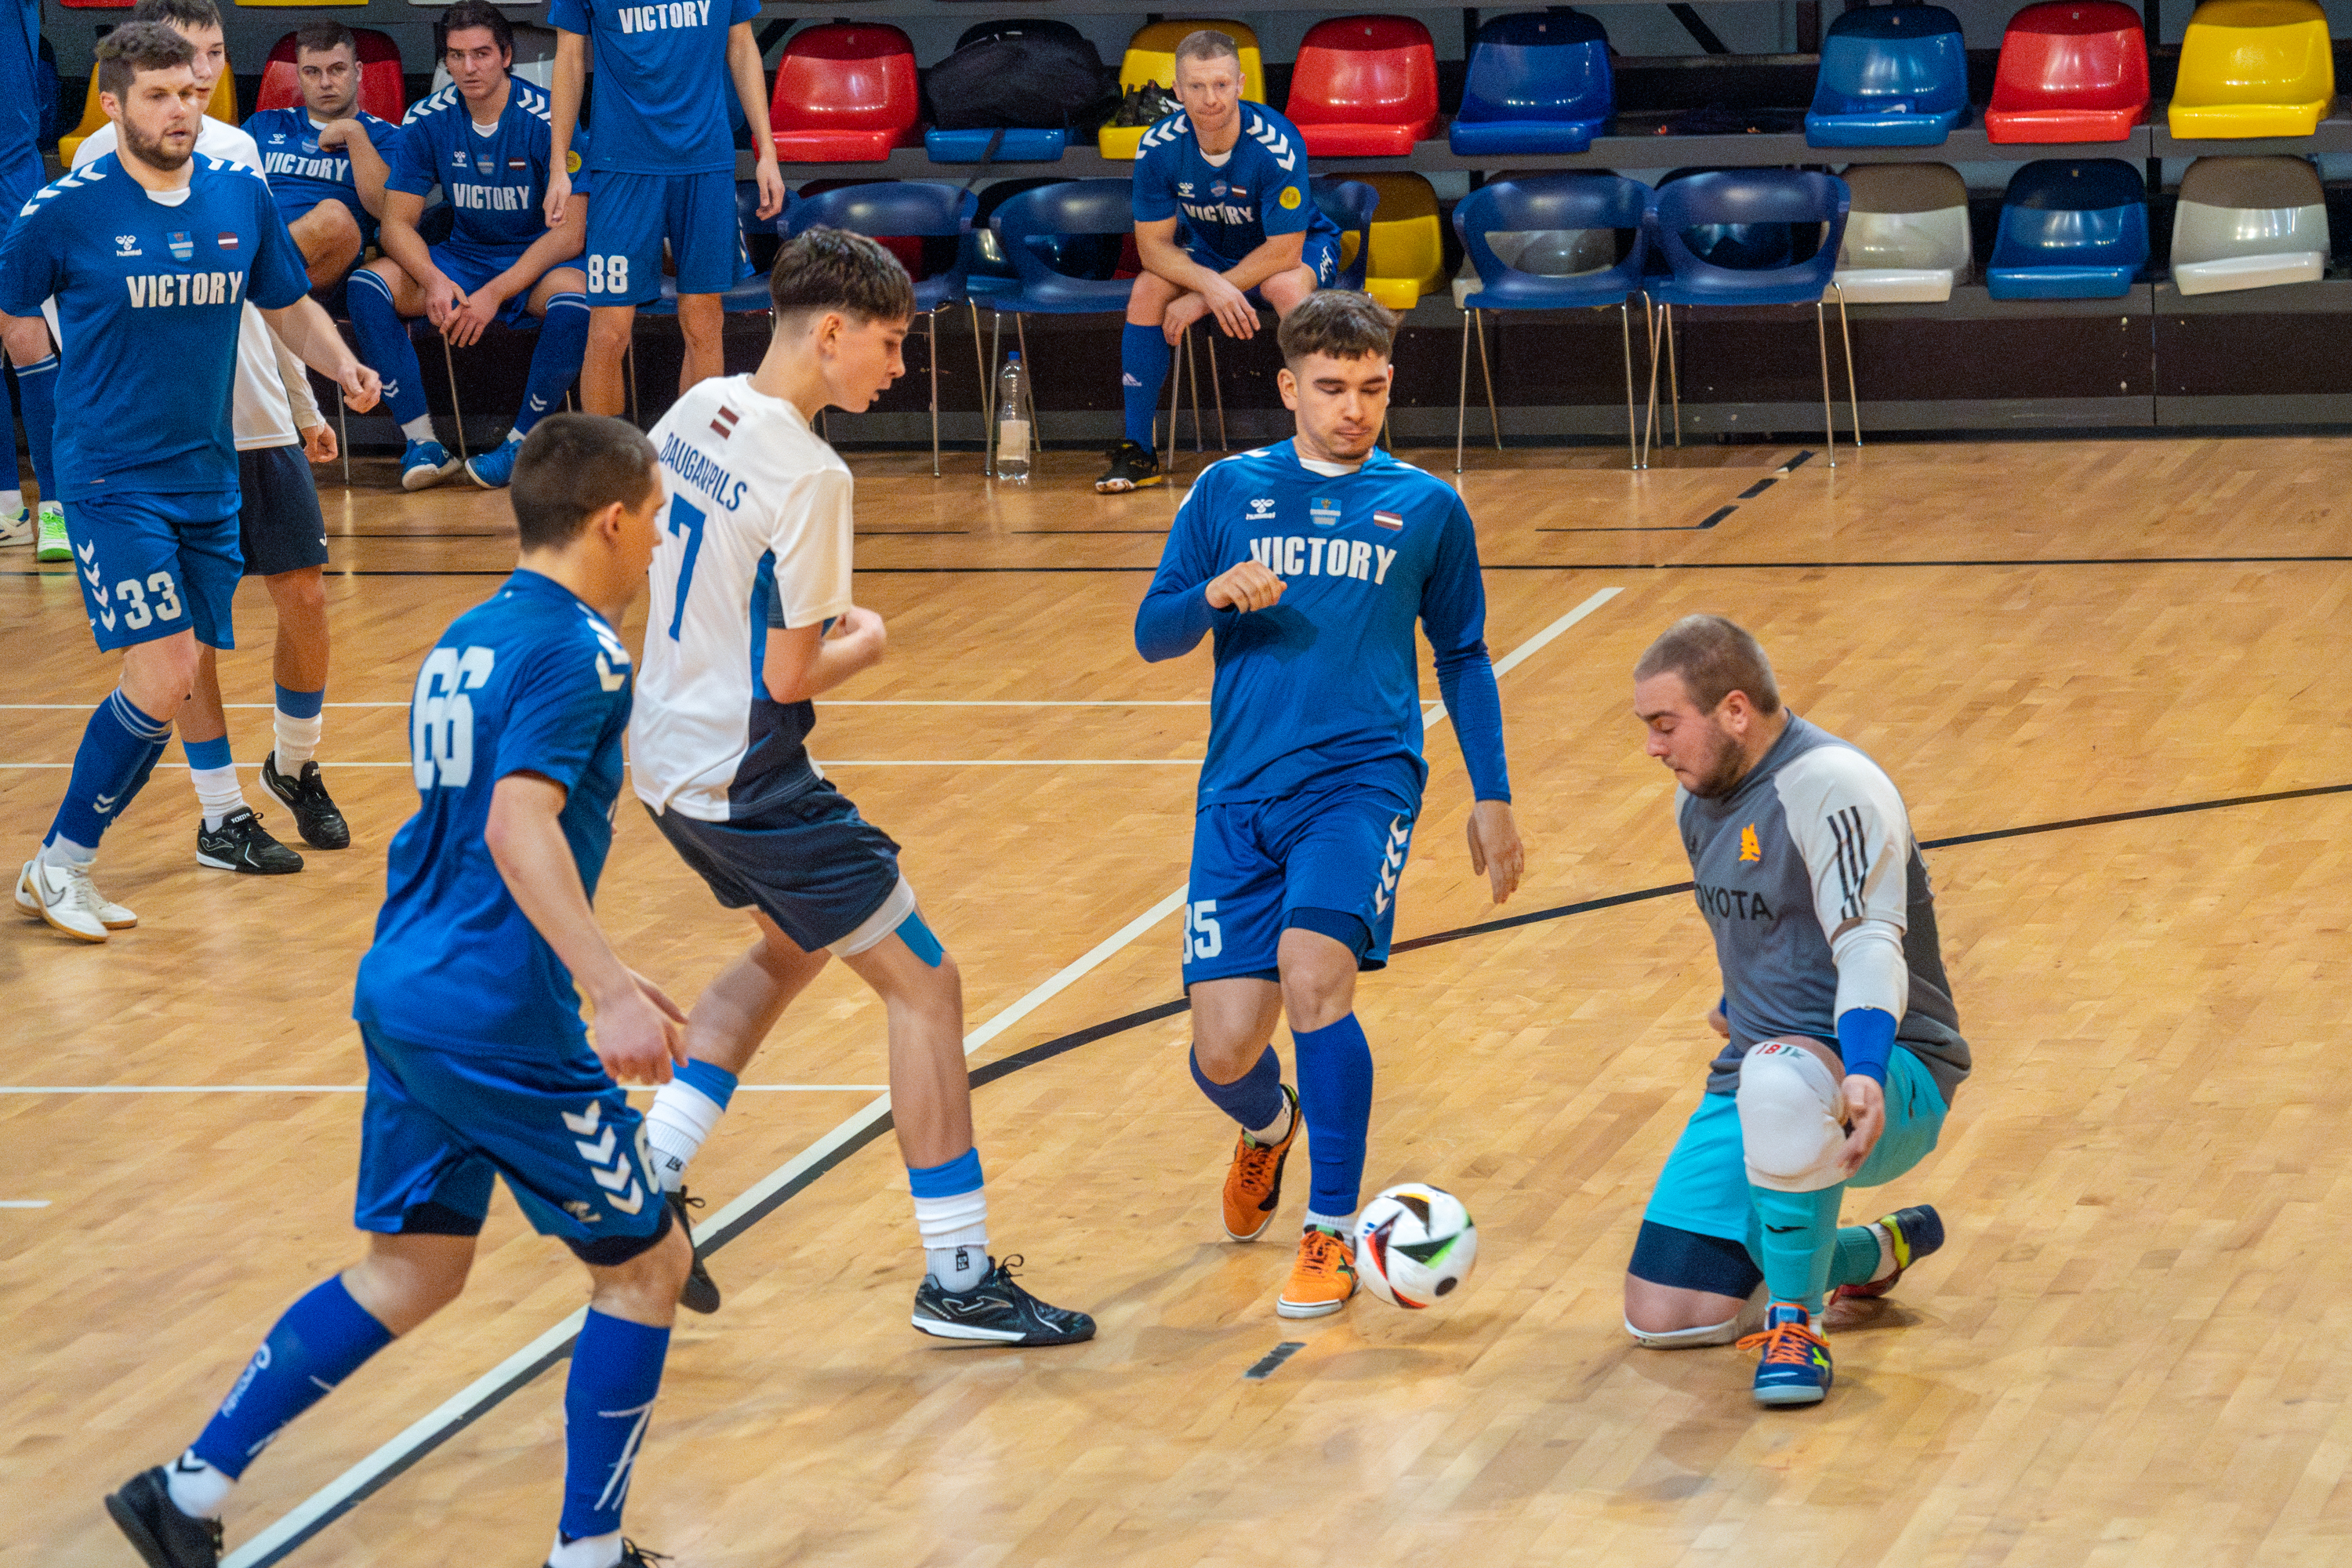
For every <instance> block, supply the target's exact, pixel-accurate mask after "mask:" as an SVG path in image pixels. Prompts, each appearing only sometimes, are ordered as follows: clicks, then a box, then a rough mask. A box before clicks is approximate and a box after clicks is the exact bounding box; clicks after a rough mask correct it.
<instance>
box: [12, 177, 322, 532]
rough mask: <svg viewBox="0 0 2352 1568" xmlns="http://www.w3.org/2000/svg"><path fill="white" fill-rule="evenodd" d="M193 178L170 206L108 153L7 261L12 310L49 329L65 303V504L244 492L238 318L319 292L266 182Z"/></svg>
mask: <svg viewBox="0 0 2352 1568" xmlns="http://www.w3.org/2000/svg"><path fill="white" fill-rule="evenodd" d="M190 168H191V174H190V178H189V181H188V184H187V187H186V191H185V194H184V195H181V193H178V192H173V193H168V195H178V196H180V199H179V200H178V201H176V202H170V201H165V200H162V199H159V198H158V197H157V196H155V195H150V194H149V193H148V191H147V190H146V188H145V187H144V186H142V185H141V184H139V182H138V181H136V180H134V179H132V178H131V175H130V174H129V173H128V172H126V171H125V170H124V169H123V167H122V164H121V162H120V160H119V159H118V158H117V156H116V155H115V154H113V153H108V154H106V155H105V156H104V157H101V158H98V159H95V160H93V161H92V162H90V163H87V164H85V165H83V166H82V167H81V168H79V169H77V170H75V171H74V172H73V173H72V174H68V175H66V176H65V177H64V178H62V179H60V180H58V181H57V182H56V183H55V184H49V185H45V186H43V187H42V188H41V190H40V191H38V192H37V193H36V194H35V195H34V197H33V199H32V200H31V201H29V202H27V203H26V204H25V210H24V213H23V215H22V216H19V217H18V218H17V220H16V226H15V227H14V228H12V229H11V230H9V232H8V239H7V243H6V244H5V246H0V310H5V311H6V312H7V313H8V314H9V315H12V316H37V315H39V314H40V313H41V302H42V301H43V300H47V299H49V298H50V297H51V296H55V297H56V299H57V302H58V341H59V342H60V344H61V345H62V352H63V353H64V357H65V361H66V363H68V364H70V365H72V366H73V370H72V371H71V373H70V375H71V394H70V395H68V396H65V397H60V398H58V426H57V457H56V464H57V475H58V488H59V489H60V490H61V491H62V492H63V494H62V499H64V500H68V501H75V500H90V499H92V498H94V497H99V496H110V495H122V494H149V495H196V494H206V493H213V492H222V493H233V492H235V490H236V488H237V483H236V435H235V432H234V431H233V430H232V429H231V427H230V418H229V409H230V403H231V397H230V393H231V390H232V388H233V386H234V384H235V382H236V336H237V321H238V318H239V316H240V314H241V313H242V312H243V310H244V309H245V302H246V301H247V300H252V301H253V302H254V303H255V304H257V305H259V306H261V307H263V308H264V309H266V310H281V309H283V308H284V307H286V306H288V305H291V304H292V303H294V301H296V300H299V299H300V298H301V297H302V296H303V294H304V292H305V291H307V290H308V289H309V288H310V279H308V278H306V277H304V276H303V272H302V256H301V252H299V250H297V249H296V248H295V247H294V239H293V237H292V236H291V235H289V234H288V233H287V232H286V223H285V220H284V219H282V218H280V217H279V216H278V205H277V204H276V203H275V202H273V201H271V200H270V199H269V187H268V185H267V184H264V183H263V181H262V178H261V176H260V175H259V174H255V173H254V172H253V171H252V170H250V169H241V168H239V167H237V166H236V164H234V163H223V162H222V161H221V160H219V159H217V158H206V157H202V156H198V157H196V158H194V159H192V160H191V161H190Z"/></svg>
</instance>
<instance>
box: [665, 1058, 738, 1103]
mask: <svg viewBox="0 0 2352 1568" xmlns="http://www.w3.org/2000/svg"><path fill="white" fill-rule="evenodd" d="M677 1077H678V1078H680V1079H683V1080H685V1081H686V1082H687V1083H689V1084H691V1085H693V1086H694V1087H695V1088H696V1089H700V1090H701V1091H702V1092H703V1093H704V1094H705V1095H708V1096H709V1099H710V1103H711V1104H713V1105H715V1106H717V1107H719V1110H726V1109H727V1102H728V1101H729V1100H732V1099H734V1098H735V1083H736V1079H735V1075H734V1074H733V1073H731V1072H729V1071H728V1070H727V1069H726V1068H723V1067H720V1066H719V1064H718V1063H717V1062H706V1061H689V1062H688V1063H687V1064H686V1065H685V1066H684V1067H682V1068H678V1069H677Z"/></svg>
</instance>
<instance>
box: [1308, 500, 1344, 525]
mask: <svg viewBox="0 0 2352 1568" xmlns="http://www.w3.org/2000/svg"><path fill="white" fill-rule="evenodd" d="M1307 516H1309V517H1311V518H1313V519H1314V520H1315V526H1316V527H1318V528H1337V527H1339V502H1338V501H1336V500H1331V499H1330V498H1329V497H1328V496H1317V497H1316V498H1315V499H1314V500H1312V501H1309V502H1308V503H1307Z"/></svg>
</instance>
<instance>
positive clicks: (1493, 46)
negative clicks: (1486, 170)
mask: <svg viewBox="0 0 2352 1568" xmlns="http://www.w3.org/2000/svg"><path fill="white" fill-rule="evenodd" d="M1616 112H1617V84H1616V79H1615V78H1614V77H1613V76H1612V74H1611V72H1610V68H1609V35H1608V34H1607V33H1606V32H1605V31H1603V30H1602V28H1601V24H1600V23H1599V22H1597V21H1594V20H1593V19H1592V18H1591V17H1590V16H1585V15H1584V14H1582V13H1581V12H1578V11H1570V10H1565V9H1562V10H1557V11H1527V12H1522V13H1520V14H1518V15H1517V16H1497V17H1496V18H1495V19H1494V20H1493V21H1491V22H1489V23H1487V24H1486V26H1483V27H1481V28H1479V29H1478V38H1477V43H1476V44H1475V47H1473V48H1472V49H1471V51H1470V67H1469V74H1468V75H1467V77H1466V78H1465V80H1464V83H1463V88H1462V112H1461V113H1460V114H1458V115H1456V116H1454V123H1453V125H1452V126H1451V127H1450V128H1449V129H1448V130H1447V132H1446V140H1447V142H1449V143H1450V144H1451V145H1452V147H1453V149H1454V152H1455V153H1463V154H1471V153H1581V152H1583V151H1585V150H1586V149H1587V148H1589V147H1591V145H1592V139H1593V138H1594V137H1595V136H1598V135H1599V134H1601V130H1602V128H1603V127H1605V126H1606V125H1607V124H1608V123H1609V120H1610V117H1611V116H1612V115H1613V114H1615V113H1616Z"/></svg>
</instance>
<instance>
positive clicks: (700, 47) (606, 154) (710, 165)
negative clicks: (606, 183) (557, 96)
mask: <svg viewBox="0 0 2352 1568" xmlns="http://www.w3.org/2000/svg"><path fill="white" fill-rule="evenodd" d="M759 14H760V3H759V0H659V3H657V4H654V5H636V4H633V3H630V0H550V4H549V5H548V7H547V19H548V21H549V22H550V23H551V24H553V25H554V26H558V27H561V28H562V29H563V31H565V32H567V33H580V34H583V35H584V36H585V37H587V39H588V42H589V44H590V47H593V49H594V51H595V56H596V77H595V83H596V85H595V88H594V89H593V91H594V97H593V100H592V101H591V103H590V106H589V107H590V118H591V119H592V120H593V121H594V123H595V126H596V142H595V146H594V148H593V150H592V151H591V152H590V153H589V154H588V167H589V168H590V169H591V170H592V171H604V170H610V171H612V172H613V173H614V174H718V173H725V174H733V173H734V172H735V132H734V130H733V126H732V122H731V121H730V120H729V118H728V114H727V98H728V95H729V94H730V93H731V92H733V91H734V90H735V83H734V79H732V78H730V76H729V75H728V74H727V32H728V29H729V28H730V27H732V26H735V24H736V23H738V22H748V21H750V20H751V18H752V17H754V16H758V15H759Z"/></svg>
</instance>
